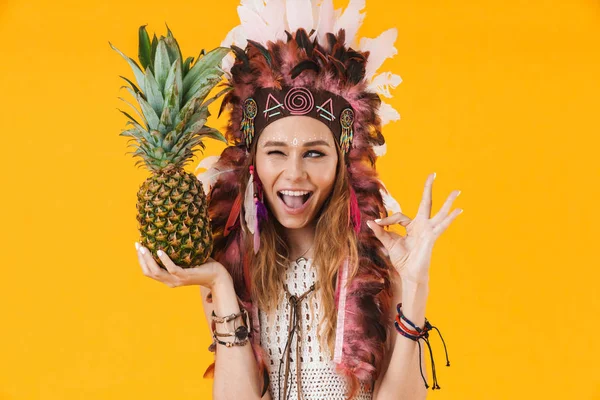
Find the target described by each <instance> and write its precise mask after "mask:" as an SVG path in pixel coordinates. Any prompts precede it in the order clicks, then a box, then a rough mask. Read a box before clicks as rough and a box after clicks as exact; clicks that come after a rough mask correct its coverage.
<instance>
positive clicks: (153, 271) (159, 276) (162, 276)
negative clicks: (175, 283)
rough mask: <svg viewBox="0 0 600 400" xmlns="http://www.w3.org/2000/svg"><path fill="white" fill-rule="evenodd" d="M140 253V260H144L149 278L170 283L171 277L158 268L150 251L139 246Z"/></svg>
mask: <svg viewBox="0 0 600 400" xmlns="http://www.w3.org/2000/svg"><path fill="white" fill-rule="evenodd" d="M140 253H142V258H143V259H144V261H145V263H146V265H147V266H148V269H149V270H150V277H151V278H153V279H156V280H158V281H161V282H164V283H171V280H172V278H171V275H169V273H168V272H167V271H165V270H164V269H162V268H160V266H159V265H158V264H157V263H156V261H155V260H154V257H152V254H151V253H150V250H148V249H147V248H145V247H143V246H141V247H140Z"/></svg>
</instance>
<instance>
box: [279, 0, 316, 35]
mask: <svg viewBox="0 0 600 400" xmlns="http://www.w3.org/2000/svg"><path fill="white" fill-rule="evenodd" d="M286 15H287V22H288V28H289V29H288V30H289V32H290V33H291V32H296V30H297V29H299V28H304V29H306V30H307V32H308V33H310V30H311V29H312V28H313V13H312V4H311V2H310V0H288V1H286Z"/></svg>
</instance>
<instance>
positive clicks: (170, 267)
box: [156, 250, 183, 276]
mask: <svg viewBox="0 0 600 400" xmlns="http://www.w3.org/2000/svg"><path fill="white" fill-rule="evenodd" d="M156 254H157V255H158V258H160V261H162V263H163V265H164V266H165V267H166V268H167V271H169V273H170V274H171V275H175V276H178V275H181V273H182V272H183V268H181V267H180V266H179V265H177V264H175V263H174V262H173V260H171V257H169V256H168V255H167V253H165V252H164V251H162V250H159V251H157V252H156Z"/></svg>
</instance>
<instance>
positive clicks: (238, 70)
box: [198, 0, 402, 398]
mask: <svg viewBox="0 0 600 400" xmlns="http://www.w3.org/2000/svg"><path fill="white" fill-rule="evenodd" d="M364 6H365V1H364V0H350V4H349V5H348V7H347V8H346V9H345V10H343V11H342V10H334V8H333V3H332V0H323V1H322V2H320V3H319V2H317V1H315V0H313V1H311V0H287V1H285V0H267V1H263V0H242V3H241V5H240V6H239V7H238V14H239V16H240V20H241V25H239V26H237V27H235V28H233V29H232V30H231V31H230V32H229V34H228V35H227V37H226V38H225V39H224V40H223V42H222V46H230V47H231V48H232V50H233V54H232V55H231V56H230V57H229V58H227V59H225V60H224V63H223V69H224V70H225V72H226V76H227V78H228V82H227V85H228V86H230V87H231V89H232V90H231V91H229V92H228V94H227V95H226V97H225V98H224V100H223V103H222V106H221V111H223V110H224V109H228V110H229V111H230V116H229V123H228V126H227V131H226V135H225V136H226V137H227V139H228V140H229V141H230V142H231V143H232V144H233V145H232V146H229V147H227V148H226V149H225V150H224V151H223V153H222V154H221V157H220V158H219V159H216V160H215V159H211V160H210V162H208V161H207V162H204V163H201V166H202V167H204V168H206V172H204V173H202V174H200V175H199V176H198V177H199V179H204V180H206V181H207V183H209V184H210V185H211V186H212V190H211V192H210V193H209V213H210V216H211V221H212V226H213V236H214V240H215V245H214V248H215V254H214V256H213V257H214V258H215V259H216V260H218V261H220V262H222V263H223V264H224V265H225V266H226V267H227V268H228V270H229V271H230V273H231V275H232V278H233V280H234V284H235V288H236V293H238V296H239V297H240V299H242V301H243V302H244V303H245V305H246V306H248V307H250V309H251V310H252V315H256V314H257V310H256V307H254V306H253V305H252V303H251V300H250V286H251V284H252V282H250V278H249V273H248V268H249V266H248V265H247V262H246V260H245V257H240V254H243V251H242V249H244V246H243V235H242V229H241V225H242V224H243V223H244V222H243V220H244V219H246V225H248V224H249V225H253V224H256V219H255V216H254V215H253V214H252V213H250V214H249V217H248V218H242V214H243V209H244V208H249V207H247V206H246V205H242V203H249V201H246V202H244V199H245V198H249V197H250V194H248V193H243V191H242V187H243V182H241V181H240V177H241V176H247V174H245V171H243V166H244V165H246V164H245V162H246V161H247V157H248V152H247V148H248V144H249V143H251V142H252V140H253V139H255V137H256V135H258V134H260V132H259V131H256V132H255V131H253V130H252V129H247V128H248V126H249V125H248V124H249V121H248V115H247V113H246V114H245V113H244V111H245V104H247V103H246V100H247V99H249V98H252V96H255V95H256V93H257V92H259V91H261V90H264V89H267V90H281V91H289V90H290V88H292V89H293V88H310V90H311V91H315V92H321V91H324V92H327V93H330V94H332V95H333V96H339V97H340V98H342V99H343V100H344V101H345V102H347V104H349V106H350V107H351V109H352V111H353V113H354V118H355V119H354V121H355V123H354V125H353V127H354V132H353V139H352V145H351V146H350V147H349V148H348V152H347V154H346V158H345V161H346V165H347V169H348V176H349V183H350V196H349V197H350V201H349V210H352V211H353V213H352V216H353V218H352V222H353V224H354V229H355V231H356V234H357V238H358V252H359V260H358V271H357V274H356V275H355V276H354V277H352V278H351V279H350V277H348V269H347V268H348V267H347V264H346V265H344V266H340V269H339V271H338V279H337V285H336V286H337V289H336V306H337V307H338V320H337V330H336V341H335V346H336V348H335V357H334V361H335V362H336V365H337V368H338V371H339V372H341V373H343V374H344V375H345V376H346V377H347V378H348V379H349V383H350V393H349V397H350V398H352V397H353V396H354V395H355V394H356V393H357V391H358V389H359V386H360V382H361V381H362V382H366V383H367V384H372V383H373V382H374V380H375V379H376V378H377V376H378V374H379V372H380V369H381V364H382V360H383V354H384V346H385V342H386V338H387V327H389V326H391V323H392V322H391V321H390V320H388V317H387V316H388V310H389V307H390V302H391V285H390V271H391V270H392V267H391V264H390V261H389V258H387V253H386V252H385V249H384V248H383V247H382V246H381V243H380V242H379V241H378V240H377V239H376V238H375V237H374V235H373V233H372V231H371V230H370V229H369V228H368V227H367V225H366V221H367V220H370V219H376V218H381V217H383V216H386V215H387V212H386V208H387V209H389V210H394V211H397V210H399V209H400V206H399V205H398V203H397V202H396V200H394V199H393V197H392V196H390V195H389V194H388V193H387V190H386V189H385V186H384V184H383V182H381V181H380V180H379V179H378V177H377V172H376V170H375V161H376V159H377V157H379V156H382V155H383V154H384V153H385V150H386V146H385V139H384V137H383V135H382V133H381V127H382V125H384V124H386V123H388V122H390V121H394V120H398V119H399V118H400V116H399V114H398V113H397V112H396V110H394V109H393V107H392V106H391V105H389V104H387V103H385V102H383V101H382V100H381V97H382V96H383V97H386V98H387V97H390V89H393V88H395V87H396V86H397V85H398V84H399V83H400V82H401V81H402V80H401V78H400V77H399V76H398V75H395V74H393V73H391V72H381V73H377V70H378V69H379V67H380V66H381V64H382V63H383V62H384V60H385V59H387V58H389V57H391V56H393V55H395V54H396V49H395V47H394V42H395V40H396V36H397V32H396V29H389V30H387V31H385V32H383V33H382V34H381V35H380V36H379V37H377V38H375V39H368V38H365V39H361V40H360V41H359V42H358V44H357V43H356V38H355V36H356V33H357V31H358V28H359V27H360V25H361V23H362V20H363V18H364V13H363V12H362V10H363V8H364ZM356 44H357V47H356V49H355V48H354V47H352V46H354V45H356ZM315 98H318V97H315ZM246 111H247V110H246ZM252 111H255V110H254V109H253V110H252ZM253 115H254V114H253ZM252 128H253V126H252ZM332 132H333V129H332ZM248 133H249V134H248ZM334 135H335V134H334ZM246 200H247V199H246ZM248 221H250V222H248ZM252 232H256V231H252ZM255 239H256V238H255ZM255 243H256V241H255ZM253 320H254V321H253V322H254V323H256V322H257V320H258V318H254V319H253ZM252 337H253V341H252V344H253V349H254V351H255V355H256V357H257V360H258V361H259V365H260V366H261V374H262V375H263V377H264V376H265V373H266V365H265V364H264V360H265V357H264V352H263V350H262V348H261V346H260V345H259V343H258V338H260V330H259V327H258V326H257V325H253V327H252Z"/></svg>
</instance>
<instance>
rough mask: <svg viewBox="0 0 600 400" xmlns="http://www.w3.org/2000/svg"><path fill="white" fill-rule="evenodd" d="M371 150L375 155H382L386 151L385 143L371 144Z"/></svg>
mask: <svg viewBox="0 0 600 400" xmlns="http://www.w3.org/2000/svg"><path fill="white" fill-rule="evenodd" d="M373 152H374V153H375V155H376V156H377V157H381V156H383V155H384V154H385V153H387V143H384V144H382V145H381V146H373Z"/></svg>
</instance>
